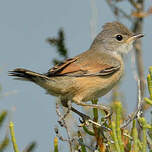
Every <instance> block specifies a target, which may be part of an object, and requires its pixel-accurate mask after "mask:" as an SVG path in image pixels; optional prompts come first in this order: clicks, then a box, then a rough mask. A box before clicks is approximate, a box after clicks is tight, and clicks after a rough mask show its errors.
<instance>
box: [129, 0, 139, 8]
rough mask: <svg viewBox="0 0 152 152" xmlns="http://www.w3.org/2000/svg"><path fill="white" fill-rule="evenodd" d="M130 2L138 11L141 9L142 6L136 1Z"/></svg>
mask: <svg viewBox="0 0 152 152" xmlns="http://www.w3.org/2000/svg"><path fill="white" fill-rule="evenodd" d="M128 1H129V2H130V4H131V5H132V6H133V7H134V8H136V9H140V6H139V5H138V3H136V2H135V1H134V0H128Z"/></svg>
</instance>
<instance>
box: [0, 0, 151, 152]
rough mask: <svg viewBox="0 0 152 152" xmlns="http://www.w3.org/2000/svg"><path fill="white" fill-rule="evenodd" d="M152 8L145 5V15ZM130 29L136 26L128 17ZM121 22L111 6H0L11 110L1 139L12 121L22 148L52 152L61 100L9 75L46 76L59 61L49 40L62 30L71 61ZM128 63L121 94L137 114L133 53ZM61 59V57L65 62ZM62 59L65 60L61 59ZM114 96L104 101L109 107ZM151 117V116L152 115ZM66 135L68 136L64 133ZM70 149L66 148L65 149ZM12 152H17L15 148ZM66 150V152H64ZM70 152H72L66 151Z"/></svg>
mask: <svg viewBox="0 0 152 152" xmlns="http://www.w3.org/2000/svg"><path fill="white" fill-rule="evenodd" d="M151 5H152V1H151V0H146V1H145V10H148V9H149V7H150V6H151ZM118 6H119V7H120V8H121V9H122V10H125V11H126V12H128V13H129V12H130V11H131V10H132V9H133V8H132V7H131V6H130V5H129V4H128V2H127V1H123V2H119V3H118ZM117 19H119V20H121V22H122V23H123V24H125V25H126V26H127V27H128V28H131V23H130V22H129V21H128V20H126V19H124V18H123V17H122V18H117ZM115 20H116V17H115V15H114V14H113V12H112V11H111V9H110V7H109V6H108V4H107V3H106V1H101V0H85V1H82V0H77V1H74V0H62V1H61V0H43V1H40V0H26V1H25V0H13V1H9V0H5V1H0V85H1V92H0V111H2V110H4V109H5V110H8V111H9V115H8V118H7V119H6V121H5V123H6V125H3V126H2V129H1V132H0V140H2V139H3V137H4V136H5V134H6V132H7V131H8V128H7V129H5V128H6V126H7V127H8V122H9V121H10V120H12V121H13V122H14V124H15V134H16V140H17V143H18V146H19V149H21V150H23V149H24V148H25V146H26V145H27V144H28V143H29V142H32V141H36V143H37V146H36V149H35V151H38V152H41V151H45V152H46V151H49V150H50V149H51V147H52V145H53V139H54V137H55V133H54V127H56V126H57V125H58V122H57V120H58V117H57V115H56V109H55V102H56V98H55V97H52V96H50V95H46V94H45V91H44V90H43V89H42V88H40V87H39V86H36V85H35V84H32V83H28V82H20V81H16V80H13V79H12V77H8V71H9V70H12V69H14V68H17V67H22V68H27V69H31V70H33V71H36V72H40V73H45V72H47V70H48V69H49V68H51V67H52V66H53V63H52V60H53V59H54V58H59V55H58V53H57V52H56V50H55V48H54V47H52V46H51V45H50V44H49V43H48V42H47V41H46V39H47V38H49V37H57V36H58V35H57V33H58V31H59V29H60V28H62V29H63V30H64V33H65V43H66V47H67V49H68V56H69V57H73V56H75V55H77V54H79V53H81V52H83V51H85V50H87V49H88V48H89V47H90V45H91V43H92V40H93V38H94V37H95V35H96V34H97V33H99V32H100V31H101V29H102V25H104V24H105V23H106V22H111V21H115ZM151 27H152V16H150V15H149V16H147V17H146V18H145V19H144V28H143V33H144V34H145V37H144V38H143V39H142V44H143V45H142V48H143V49H142V50H143V62H144V73H145V78H146V75H147V73H148V68H149V66H151V65H152V60H151V57H152V30H151ZM133 53H134V52H132V53H130V55H129V56H128V57H127V58H126V72H125V76H124V78H123V80H122V82H121V86H120V90H121V92H122V94H123V95H122V96H123V102H124V105H125V106H126V110H127V111H128V113H129V112H132V111H133V110H134V108H135V106H136V100H137V91H136V90H137V89H136V88H137V84H136V83H137V82H136V81H135V79H134V71H133V68H135V67H136V65H135V64H134V63H133V61H131V58H132V57H131V56H133V55H131V54H133ZM59 59H60V58H59ZM61 60H62V58H61ZM109 98H110V94H108V95H106V96H105V97H104V98H102V99H100V103H101V102H103V103H107V102H108V103H109ZM147 118H149V115H148V114H147ZM63 134H64V133H63ZM63 147H65V145H64V144H63V143H62V144H60V148H61V149H62V148H63ZM6 151H8V152H10V151H13V148H12V144H10V145H9V147H8V148H7V149H6ZM63 151H64V150H63ZM65 151H66V150H65Z"/></svg>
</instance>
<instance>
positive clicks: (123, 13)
mask: <svg viewBox="0 0 152 152" xmlns="http://www.w3.org/2000/svg"><path fill="white" fill-rule="evenodd" d="M106 2H107V4H108V5H109V7H110V8H111V10H112V12H113V14H116V13H115V11H116V10H117V12H119V13H121V14H122V15H123V16H124V17H125V18H126V19H128V20H129V21H131V22H133V19H132V17H131V15H128V14H127V13H126V12H125V11H123V10H122V9H121V8H119V7H117V6H116V5H115V4H114V3H112V2H111V0H106ZM115 16H116V17H118V15H115Z"/></svg>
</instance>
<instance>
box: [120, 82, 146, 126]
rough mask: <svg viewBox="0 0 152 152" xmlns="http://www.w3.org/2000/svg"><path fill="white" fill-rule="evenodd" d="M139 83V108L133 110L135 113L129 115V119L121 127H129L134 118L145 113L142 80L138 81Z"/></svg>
mask: <svg viewBox="0 0 152 152" xmlns="http://www.w3.org/2000/svg"><path fill="white" fill-rule="evenodd" d="M137 84H138V103H137V109H136V110H135V112H133V114H131V116H129V119H128V120H127V121H126V122H125V123H124V124H122V125H121V128H125V127H127V126H128V125H129V124H130V123H131V122H132V121H133V120H134V119H136V118H139V117H141V115H142V114H143V112H142V105H143V100H142V96H141V87H140V80H138V81H137Z"/></svg>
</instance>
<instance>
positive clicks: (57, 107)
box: [56, 103, 72, 152]
mask: <svg viewBox="0 0 152 152" xmlns="http://www.w3.org/2000/svg"><path fill="white" fill-rule="evenodd" d="M56 113H57V115H58V116H59V120H61V118H62V121H63V127H64V128H65V129H66V132H67V137H68V140H67V141H68V143H69V146H70V151H71V152H72V141H71V139H70V132H69V130H68V127H67V124H66V121H65V118H63V116H62V115H61V113H60V111H59V104H58V103H56Z"/></svg>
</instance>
